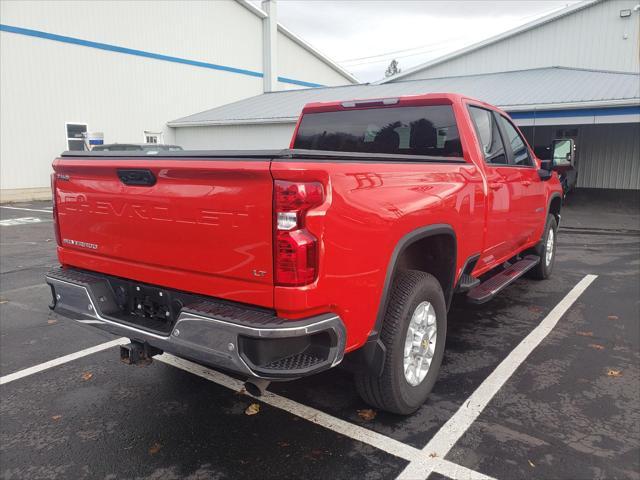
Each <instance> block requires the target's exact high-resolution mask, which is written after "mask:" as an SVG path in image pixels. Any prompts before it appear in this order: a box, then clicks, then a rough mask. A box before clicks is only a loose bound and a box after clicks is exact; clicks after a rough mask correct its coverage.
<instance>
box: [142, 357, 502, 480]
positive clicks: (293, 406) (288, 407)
mask: <svg viewBox="0 0 640 480" xmlns="http://www.w3.org/2000/svg"><path fill="white" fill-rule="evenodd" d="M154 359H155V360H160V361H161V362H164V363H166V364H167V365H171V366H173V367H177V368H179V369H181V370H184V371H186V372H189V373H192V374H194V375H197V376H199V377H202V378H204V379H206V380H209V381H211V382H213V383H216V384H218V385H220V386H223V387H226V388H229V389H230V390H234V391H236V392H237V391H239V390H240V389H242V387H243V382H242V381H240V380H237V379H235V378H232V377H229V376H228V375H225V374H224V373H220V372H218V371H216V370H212V369H210V368H207V367H204V366H202V365H198V364H197V363H193V362H190V361H189V360H185V359H183V358H178V357H175V356H173V355H170V354H168V353H164V354H162V355H159V356H157V357H154ZM246 395H247V396H252V395H250V394H249V393H248V392H246ZM254 398H256V399H257V400H258V401H260V402H263V403H266V404H267V405H271V406H272V407H276V408H279V409H280V410H284V411H285V412H287V413H290V414H293V415H295V416H297V417H300V418H303V419H304V420H307V421H309V422H312V423H315V424H316V425H320V426H321V427H324V428H326V429H328V430H331V431H333V432H336V433H339V434H341V435H344V436H346V437H349V438H351V439H353V440H357V441H359V442H362V443H366V444H367V445H371V446H372V447H375V448H377V449H378V450H382V451H383V452H386V453H389V454H391V455H394V456H396V457H400V458H404V459H405V460H409V461H410V462H411V461H418V460H419V459H420V460H421V459H422V456H423V454H422V451H421V450H419V449H417V448H415V447H412V446H411V445H406V444H404V443H402V442H399V441H398V440H395V439H393V438H391V437H387V436H386V435H382V434H381V433H377V432H374V431H373V430H370V429H368V428H364V427H361V426H360V425H356V424H353V423H350V422H347V421H345V420H342V419H340V418H336V417H334V416H332V415H329V414H327V413H324V412H323V411H321V410H317V409H315V408H313V407H308V406H306V405H303V404H301V403H298V402H296V401H294V400H290V399H288V398H286V397H282V396H280V395H277V394H275V393H273V392H269V391H267V392H265V394H264V395H262V396H261V397H254ZM426 463H427V464H428V465H429V467H430V469H431V470H430V471H433V472H438V473H441V474H442V475H447V476H449V477H450V478H452V479H454V480H467V479H469V480H470V479H473V480H494V479H493V478H492V477H489V476H487V475H483V474H481V473H479V472H476V471H473V470H470V469H468V468H466V467H463V466H462V465H457V464H455V463H453V462H450V461H448V460H444V459H436V458H431V457H429V458H427V459H426ZM423 478H426V477H423Z"/></svg>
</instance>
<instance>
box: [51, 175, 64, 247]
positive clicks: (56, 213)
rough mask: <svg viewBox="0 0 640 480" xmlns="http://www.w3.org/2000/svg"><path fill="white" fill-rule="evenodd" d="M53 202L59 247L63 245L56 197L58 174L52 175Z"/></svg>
mask: <svg viewBox="0 0 640 480" xmlns="http://www.w3.org/2000/svg"><path fill="white" fill-rule="evenodd" d="M51 201H52V207H53V209H52V216H53V230H54V232H55V234H56V242H57V243H58V246H60V245H62V240H61V237H60V222H59V221H58V197H57V195H56V173H55V172H54V173H52V174H51Z"/></svg>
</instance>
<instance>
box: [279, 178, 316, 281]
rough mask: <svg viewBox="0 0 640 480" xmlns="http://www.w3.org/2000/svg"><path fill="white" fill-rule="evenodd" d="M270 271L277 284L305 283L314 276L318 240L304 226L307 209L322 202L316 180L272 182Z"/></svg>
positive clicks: (313, 278)
mask: <svg viewBox="0 0 640 480" xmlns="http://www.w3.org/2000/svg"><path fill="white" fill-rule="evenodd" d="M273 195H274V202H273V203H274V215H275V219H274V229H275V233H274V239H273V240H274V265H275V267H274V270H275V282H276V284H277V285H282V286H287V287H292V286H300V285H307V284H309V283H312V282H313V281H314V280H315V279H316V275H317V270H318V239H317V238H316V237H314V236H313V235H312V234H311V233H310V232H309V231H308V230H307V229H306V228H305V223H306V215H307V212H308V211H309V210H310V209H312V208H313V207H317V206H318V205H320V204H321V203H322V202H323V201H324V189H323V188H322V184H321V183H320V182H288V181H285V180H276V181H275V184H274V193H273Z"/></svg>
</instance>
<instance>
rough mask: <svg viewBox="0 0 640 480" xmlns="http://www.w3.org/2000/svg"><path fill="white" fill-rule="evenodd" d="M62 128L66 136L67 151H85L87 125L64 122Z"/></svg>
mask: <svg viewBox="0 0 640 480" xmlns="http://www.w3.org/2000/svg"><path fill="white" fill-rule="evenodd" d="M64 126H65V131H66V134H67V150H71V151H82V150H86V143H85V141H86V138H87V124H86V123H71V122H66V123H65V124H64Z"/></svg>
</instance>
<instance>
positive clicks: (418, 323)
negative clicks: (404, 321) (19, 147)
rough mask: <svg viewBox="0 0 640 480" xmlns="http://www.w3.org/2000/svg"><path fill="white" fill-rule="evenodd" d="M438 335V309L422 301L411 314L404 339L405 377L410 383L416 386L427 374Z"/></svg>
mask: <svg viewBox="0 0 640 480" xmlns="http://www.w3.org/2000/svg"><path fill="white" fill-rule="evenodd" d="M437 336H438V325H437V322H436V311H435V310H434V308H433V305H431V304H430V303H429V302H422V303H420V304H419V305H418V306H417V307H416V309H415V311H414V312H413V315H412V316H411V321H410V322H409V328H408V329H407V337H406V338H405V340H404V362H403V366H404V378H405V379H406V380H407V382H408V383H409V385H411V386H414V387H415V386H417V385H419V384H420V383H421V382H422V381H423V380H424V377H426V376H427V372H428V371H429V367H430V366H431V361H432V360H433V354H434V353H435V351H436V337H437Z"/></svg>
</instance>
